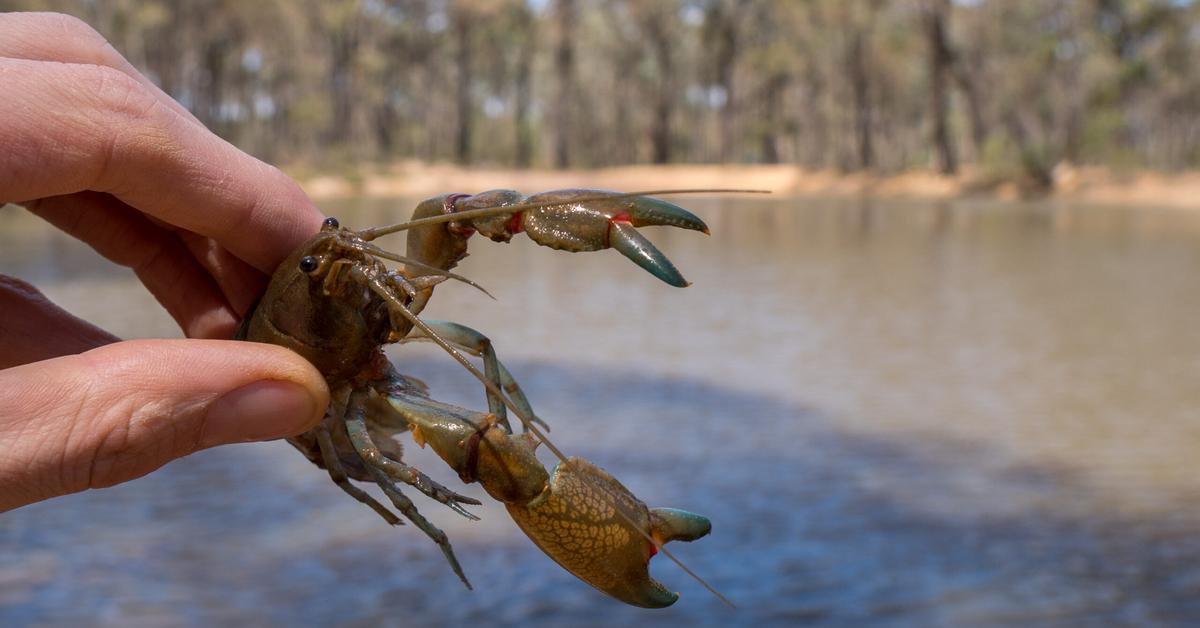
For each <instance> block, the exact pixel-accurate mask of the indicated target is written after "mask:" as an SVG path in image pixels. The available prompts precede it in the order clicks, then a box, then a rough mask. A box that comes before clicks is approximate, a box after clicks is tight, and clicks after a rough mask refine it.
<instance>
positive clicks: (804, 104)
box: [0, 0, 1200, 192]
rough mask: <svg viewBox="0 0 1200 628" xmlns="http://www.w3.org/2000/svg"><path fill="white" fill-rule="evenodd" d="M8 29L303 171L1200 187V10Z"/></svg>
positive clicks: (326, 18)
mask: <svg viewBox="0 0 1200 628" xmlns="http://www.w3.org/2000/svg"><path fill="white" fill-rule="evenodd" d="M0 9H10V10H26V9H41V10H56V11H63V12H66V13H71V14H74V15H77V16H79V17H82V18H83V19H85V20H86V21H88V23H90V24H92V25H93V26H95V27H96V28H97V29H98V30H99V31H100V32H101V33H102V34H103V35H105V36H106V37H107V38H109V40H110V41H111V42H112V43H113V44H114V45H115V46H116V47H117V48H118V49H119V50H120V51H121V52H122V53H123V54H125V55H126V56H127V57H128V58H129V59H130V60H131V61H132V62H133V63H134V65H136V66H138V67H139V68H140V69H141V70H143V71H144V72H146V73H147V74H148V75H149V76H151V77H152V78H153V79H154V80H155V81H157V82H158V83H159V84H160V85H161V86H162V87H163V88H164V89H165V90H166V91H167V92H168V93H169V94H171V95H172V96H173V97H174V98H176V99H178V100H179V101H180V102H182V103H183V104H184V105H186V106H187V107H188V108H189V109H190V110H192V111H193V112H194V113H195V114H196V116H197V117H198V118H199V119H200V120H201V121H202V122H204V123H205V124H206V125H208V126H210V127H211V128H213V129H215V130H216V131H217V132H218V133H220V134H221V135H222V136H224V137H226V138H227V139H229V140H230V141H232V142H234V143H235V144H237V145H239V146H241V147H243V148H245V149H247V150H249V151H251V152H253V153H255V154H257V155H259V156H261V157H263V158H265V159H267V160H270V161H273V162H276V163H283V164H291V165H292V166H293V167H297V168H301V169H305V168H307V169H310V170H311V169H322V170H329V169H331V168H336V169H340V170H342V171H348V170H358V169H359V168H360V166H361V164H367V163H375V164H379V163H383V164H394V163H404V162H407V161H408V160H416V161H419V162H422V163H455V164H458V165H460V166H469V167H484V168H504V169H524V168H541V169H580V168H583V169H595V168H607V167H612V166H623V165H628V164H645V163H650V164H713V163H725V164H766V165H773V164H780V165H786V166H791V167H792V168H793V170H794V171H798V172H804V173H810V174H811V173H823V174H822V175H821V176H827V175H829V173H840V174H848V175H850V179H848V180H850V181H853V180H854V177H858V178H859V179H866V180H876V179H878V180H888V179H892V178H894V177H895V175H897V173H904V172H908V171H913V170H917V171H927V172H930V173H936V174H940V175H945V176H946V177H948V178H950V179H951V180H952V181H955V182H956V183H955V184H954V185H955V186H959V187H965V188H968V189H996V188H1000V187H1002V186H1004V185H1006V184H1007V185H1013V186H1017V187H1018V188H1019V189H1020V190H1022V191H1025V192H1028V191H1037V190H1039V189H1041V190H1046V189H1050V188H1055V187H1061V185H1062V181H1063V179H1062V177H1061V175H1062V168H1063V167H1065V168H1068V169H1069V173H1075V174H1078V173H1080V172H1083V173H1087V172H1095V171H1096V169H1097V168H1102V169H1104V171H1105V172H1109V173H1117V176H1115V177H1110V179H1111V180H1114V181H1118V182H1119V181H1120V176H1124V175H1121V173H1132V172H1139V171H1144V170H1146V169H1150V170H1156V171H1164V170H1165V171H1181V170H1187V169H1194V168H1197V167H1198V166H1200V117H1198V116H1197V115H1196V112H1197V111H1200V69H1197V68H1200V66H1197V64H1195V63H1194V60H1195V59H1197V58H1200V37H1197V36H1196V33H1197V30H1198V27H1200V19H1198V18H1200V7H1198V6H1196V4H1195V3H1193V2H1191V1H1189V0H1046V1H1026V0H898V1H894V2H883V1H880V0H810V1H806V2H796V1H792V0H753V1H739V0H612V1H599V0H296V1H292V0H262V1H256V2H235V1H228V0H179V1H167V0H107V1H105V2H89V1H85V0H0ZM1064 164H1070V165H1069V166H1065V165H1064ZM1056 167H1058V168H1059V169H1060V170H1059V173H1058V175H1056V170H1055V169H1056ZM856 173H869V174H856ZM365 176H368V175H365V174H361V173H360V174H355V175H352V176H351V177H350V178H354V177H359V178H361V177H365ZM1131 176H1132V175H1131ZM1137 176H1141V175H1137Z"/></svg>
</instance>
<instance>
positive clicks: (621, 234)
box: [608, 222, 691, 288]
mask: <svg viewBox="0 0 1200 628" xmlns="http://www.w3.org/2000/svg"><path fill="white" fill-rule="evenodd" d="M608 242H609V245H610V246H612V248H614V249H616V250H618V251H620V252H621V255H624V256H625V257H627V258H629V259H630V260H631V261H632V262H633V263H634V264H637V265H638V266H641V267H642V268H643V269H645V270H646V271H647V272H649V273H650V274H651V275H654V276H655V277H658V278H659V279H661V280H663V281H665V282H667V283H668V284H671V285H672V286H675V287H676V288H686V287H688V286H690V285H691V282H690V281H688V280H686V279H684V278H683V275H681V274H680V273H679V270H677V269H676V268H675V265H674V264H672V263H671V260H669V259H667V256H666V255H663V253H662V251H659V250H658V248H657V247H655V246H654V245H653V244H651V243H650V241H649V240H647V239H646V236H644V235H642V234H641V233H639V232H638V230H637V229H635V228H634V227H633V226H632V225H631V224H630V223H627V222H614V223H612V226H611V227H610V228H609V233H608Z"/></svg>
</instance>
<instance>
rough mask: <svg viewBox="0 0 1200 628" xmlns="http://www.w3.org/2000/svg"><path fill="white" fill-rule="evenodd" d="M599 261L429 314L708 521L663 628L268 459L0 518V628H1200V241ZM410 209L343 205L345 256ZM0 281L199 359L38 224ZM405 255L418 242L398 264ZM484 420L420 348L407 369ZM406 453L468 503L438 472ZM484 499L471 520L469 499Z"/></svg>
mask: <svg viewBox="0 0 1200 628" xmlns="http://www.w3.org/2000/svg"><path fill="white" fill-rule="evenodd" d="M685 204H686V205H687V206H689V207H691V208H694V209H695V211H696V212H697V213H698V214H700V215H702V216H703V217H704V218H705V219H706V220H707V221H709V224H710V226H711V227H712V231H713V236H712V237H708V238H706V237H704V236H702V235H698V234H696V233H693V232H675V231H669V230H664V229H648V230H646V232H647V233H648V235H649V236H650V237H651V238H652V239H653V240H654V241H655V242H657V243H658V244H659V245H660V246H661V248H662V249H663V250H664V251H666V252H667V253H668V254H669V256H670V257H671V258H672V259H673V260H674V261H675V263H676V264H677V265H678V266H679V268H680V269H681V270H682V271H683V272H684V274H685V276H687V277H688V278H689V279H690V280H692V281H693V282H695V285H693V286H692V287H691V288H688V289H686V290H678V289H673V288H670V287H667V286H665V285H663V284H661V283H659V282H657V281H656V280H654V279H653V278H652V277H650V276H649V275H647V274H645V273H643V272H642V271H640V270H639V269H637V268H636V267H634V266H633V265H632V264H629V263H628V262H626V261H625V260H623V259H622V258H621V257H620V256H619V255H617V254H615V253H613V252H611V251H608V252H603V253H600V254H591V255H569V254H565V253H560V252H556V251H551V250H548V249H543V248H540V247H537V246H534V245H532V244H530V243H529V242H527V241H524V240H522V241H519V242H515V243H513V244H511V245H508V246H503V245H497V244H491V243H488V242H482V241H479V242H474V243H473V249H472V255H471V257H470V258H469V259H468V260H467V261H466V262H465V263H464V264H463V265H462V266H461V270H462V272H464V273H465V274H467V275H469V276H471V277H472V278H473V279H475V280H477V281H479V282H480V283H482V284H483V285H484V286H486V287H487V288H488V289H489V290H491V291H492V292H493V294H495V295H496V296H497V297H498V300H497V301H492V300H490V299H487V298H486V297H483V296H481V295H479V294H478V293H476V292H474V291H473V290H470V289H468V288H466V287H463V286H450V287H445V288H441V289H439V294H438V295H437V297H436V298H435V299H434V303H433V305H432V306H431V308H430V309H429V310H428V311H427V313H428V315H429V316H430V317H435V318H448V319H453V320H457V321H459V322H462V323H465V324H468V325H471V326H473V327H475V328H477V329H479V330H481V331H484V332H486V333H488V334H489V335H490V336H491V337H492V338H493V340H494V342H495V344H496V346H497V348H498V350H499V351H500V354H501V357H502V358H503V359H506V361H507V363H508V364H509V366H510V368H511V370H512V371H513V373H514V374H515V375H516V377H517V378H518V379H519V380H521V382H522V383H523V385H524V387H525V388H526V389H527V391H528V393H529V396H530V398H531V399H532V401H533V403H534V406H535V408H537V409H538V410H539V414H541V415H542V416H544V417H546V418H547V420H549V421H550V422H551V424H552V425H553V427H554V431H553V433H552V436H553V437H554V438H555V439H556V441H557V442H558V444H559V445H560V447H562V448H563V449H565V450H567V451H568V452H570V453H573V454H576V455H582V456H585V457H587V458H590V459H592V460H594V461H596V462H597V463H599V464H600V465H601V466H604V467H605V468H607V469H608V470H610V471H612V472H613V473H614V474H615V475H617V476H618V477H619V478H621V479H622V480H623V481H624V482H625V483H626V484H627V485H628V486H630V488H632V489H633V490H634V491H635V492H636V493H637V494H638V495H640V496H641V497H642V498H644V499H646V500H647V501H648V502H650V504H651V505H663V506H675V507H681V508H687V509H690V510H695V511H697V512H702V513H705V514H707V515H708V516H710V517H711V518H712V520H713V533H712V535H711V536H710V537H708V538H705V539H703V540H701V541H698V542H696V543H693V544H690V545H687V544H679V545H673V546H672V547H673V548H674V549H675V551H676V552H677V553H678V554H679V555H680V557H681V558H683V559H684V560H685V561H687V562H688V563H689V564H690V565H691V567H693V568H694V569H695V570H696V571H698V572H699V573H701V574H703V575H704V576H705V577H707V578H708V579H709V580H710V581H711V582H712V583H713V584H714V585H715V586H716V587H718V588H719V589H721V590H722V591H723V592H724V593H725V594H726V595H728V596H729V597H730V598H731V599H733V600H734V601H735V602H736V603H737V604H738V605H739V608H738V609H737V610H729V609H726V608H724V607H722V606H721V605H720V604H719V603H718V602H717V601H716V600H715V599H714V598H712V597H711V596H710V595H708V594H707V593H706V592H705V591H704V590H703V589H701V588H700V587H699V586H698V585H696V584H695V583H693V582H690V581H689V580H688V578H687V577H686V576H685V575H684V574H683V573H681V572H680V571H679V570H678V569H676V568H675V567H674V566H673V565H671V564H670V563H668V562H666V561H663V560H662V559H661V558H659V559H655V561H654V562H653V565H652V567H653V569H652V571H653V573H654V575H655V576H656V577H657V578H659V579H660V580H662V581H664V582H665V583H666V584H667V585H668V586H670V587H672V588H674V589H676V590H678V591H680V592H681V594H682V597H681V599H680V601H679V602H678V603H677V604H676V605H675V606H674V607H672V608H669V609H665V610H659V611H644V610H638V609H633V608H628V607H625V606H622V605H620V604H619V603H616V602H613V601H610V600H609V599H608V598H606V597H604V596H603V595H601V594H599V593H596V592H595V591H593V590H592V589H590V588H589V587H587V586H585V585H582V584H580V583H579V582H577V581H576V580H575V579H574V578H573V577H571V576H570V575H568V574H566V573H565V572H563V571H562V570H560V569H558V567H557V566H555V565H554V564H553V563H552V562H551V561H550V560H549V559H548V558H546V557H544V556H543V555H542V554H541V553H540V552H539V551H538V550H537V549H535V548H534V547H533V546H532V545H531V544H530V543H529V542H528V541H527V540H526V539H525V538H524V537H523V536H522V535H521V534H520V532H519V531H517V529H516V527H515V526H514V525H513V523H512V522H511V521H510V520H509V519H508V518H507V516H506V515H505V513H504V511H503V509H502V508H499V507H496V506H488V507H484V508H482V509H476V510H477V511H478V512H479V514H481V515H482V516H483V521H480V522H469V521H466V520H465V519H463V518H461V517H458V516H457V515H454V514H453V513H451V512H449V511H448V510H446V509H445V508H443V507H440V506H438V505H437V504H434V503H432V502H430V501H428V500H418V506H419V507H420V508H421V510H422V511H423V512H424V513H426V514H427V515H428V516H430V518H431V519H433V520H434V521H435V522H436V523H437V524H439V525H441V526H442V527H443V528H444V529H445V530H446V531H447V533H448V534H449V535H450V537H451V539H452V540H453V542H454V545H455V547H456V549H457V551H458V554H459V556H460V559H461V560H462V562H463V565H464V568H465V569H466V571H467V573H468V575H469V576H470V577H471V578H472V580H473V581H474V583H475V585H476V590H475V591H474V592H468V591H466V590H464V589H463V588H462V587H461V585H459V584H458V582H457V580H456V579H455V577H454V576H453V574H452V573H451V572H450V570H449V569H448V568H447V567H446V565H445V564H444V563H443V560H442V557H441V555H440V553H439V552H438V551H437V549H436V548H435V547H434V546H433V545H432V544H430V543H429V542H428V541H427V540H426V539H425V538H424V537H423V536H422V535H420V534H419V533H417V532H416V531H415V530H414V529H413V528H412V527H404V528H398V529H389V528H388V527H387V526H386V525H385V524H384V523H383V522H382V521H381V520H380V519H379V518H378V517H376V516H375V515H374V514H373V513H371V512H370V511H368V510H366V509H365V508H363V507H362V506H361V505H360V504H358V503H357V502H354V501H353V500H350V499H349V498H347V497H346V496H345V495H343V494H342V493H341V492H340V491H339V490H338V489H337V488H336V487H334V486H333V485H332V484H331V483H330V482H329V481H328V479H327V477H326V476H325V474H324V473H323V472H320V471H318V470H317V469H315V468H313V467H311V466H310V465H309V464H308V463H307V462H306V461H305V460H303V459H302V458H301V457H300V456H299V455H298V454H296V453H295V452H293V451H292V450H291V449H290V448H289V447H287V446H286V445H284V444H281V443H268V444H253V445H242V446H234V447H226V448H222V449H219V450H214V451H208V452H203V453H201V454H198V455H195V456H192V457H190V458H188V459H185V460H180V461H178V462H175V463H173V464H171V465H169V466H167V467H166V468H164V469H163V470H161V471H160V472H157V473H154V474H152V475H150V476H148V477H146V478H144V479H141V480H138V481H135V482H131V483H129V484H126V485H123V486H119V487H116V488H112V489H106V490H100V491H92V492H89V493H86V494H81V495H74V496H69V497H64V498H59V499H55V500H51V501H49V502H45V503H41V504H36V505H33V506H29V507H26V508H22V509H19V510H17V511H14V512H9V513H6V514H4V515H0V624H2V625H26V624H33V625H41V624H45V625H65V624H88V625H114V626H129V625H156V626H157V625H209V624H213V623H234V622H238V623H244V624H251V625H270V624H291V625H295V624H314V625H328V624H342V625H351V626H366V625H379V624H382V625H396V626H426V625H428V626H440V625H447V624H459V625H462V624H464V623H466V622H472V623H477V624H478V625H487V624H497V625H523V626H524V625H547V626H560V625H591V626H606V625H614V624H635V623H636V624H639V625H640V624H646V625H675V624H683V623H690V624H694V625H705V626H727V625H758V626H765V625H798V624H805V625H818V626H824V625H829V626H835V625H836V626H840V625H848V624H850V625H864V624H866V625H886V626H903V625H912V626H993V625H1022V626H1031V625H1064V626H1066V625H1071V626H1074V625H1138V626H1142V625H1185V624H1188V623H1192V624H1194V623H1195V622H1197V621H1200V499H1197V498H1200V386H1198V385H1197V384H1198V382H1200V325H1197V313H1198V312H1200V213H1192V212H1180V211H1170V210H1155V209H1138V210H1134V209H1125V208H1119V207H1112V208H1103V207H1067V206H1050V205H1036V204H999V203H969V202H962V203H949V204H929V203H924V204H923V203H901V202H865V201H864V202H860V201H853V202H848V201H814V200H809V201H789V200H766V201H761V200H754V201H747V200H740V199H724V200H716V199H692V200H689V201H687V202H686V203H685ZM411 205H412V203H411V201H404V200H391V201H380V200H353V201H343V202H338V203H327V207H328V211H329V213H331V214H334V215H337V216H339V217H340V218H341V219H342V221H343V223H344V224H347V225H352V226H357V225H361V226H367V225H374V224H382V223H385V222H391V221H393V220H394V219H395V218H398V217H401V216H403V215H404V214H406V213H407V211H408V210H407V208H408V207H411ZM0 217H2V218H3V219H4V225H5V226H4V228H3V229H0V272H3V273H9V274H14V275H17V276H21V277H23V278H25V279H28V280H30V281H33V282H35V283H37V284H38V285H39V286H40V287H42V288H43V289H44V290H45V291H46V292H47V293H48V294H49V295H50V296H51V297H52V298H54V299H55V300H57V301H58V302H60V303H62V304H64V305H66V306H67V307H69V308H70V309H72V310H73V311H75V312H76V313H78V314H80V315H82V316H85V317H87V318H89V319H90V320H93V321H95V322H97V323H98V324H100V325H102V326H104V327H106V328H108V329H109V330H111V331H113V332H115V333H117V334H119V335H122V336H125V337H147V336H176V335H178V332H177V330H176V329H175V328H174V326H173V324H172V323H171V321H170V320H169V318H167V317H166V315H165V314H163V313H162V311H161V310H160V309H159V308H158V307H157V306H156V305H155V303H154V301H153V299H152V298H151V297H149V296H148V295H146V294H145V293H143V292H142V291H141V289H140V288H139V287H138V284H137V283H136V281H135V280H134V279H133V277H132V275H131V274H130V273H128V272H127V271H124V270H122V269H119V268H115V267H112V266H111V265H108V264H106V263H103V262H101V261H98V258H97V257H96V256H95V254H93V253H92V252H90V250H88V249H86V247H83V246H81V245H79V244H78V243H76V242H74V241H72V240H70V239H69V238H66V237H64V236H61V235H59V234H57V233H55V232H53V231H52V230H50V229H49V228H47V227H46V226H45V225H43V224H41V223H40V222H39V221H38V220H37V219H35V218H32V217H29V216H27V215H25V214H23V213H22V212H21V211H20V210H17V209H15V208H11V207H9V208H5V209H0ZM397 246H399V242H397ZM391 355H392V358H393V360H394V361H395V362H396V363H397V364H399V365H400V366H401V368H402V370H404V371H406V372H409V373H412V374H414V375H416V376H418V377H420V378H422V379H424V380H426V381H427V382H428V383H429V384H430V385H431V386H432V387H433V391H434V393H435V395H436V396H437V397H439V398H441V399H443V400H446V401H450V402H454V403H459V404H462V405H468V406H472V407H485V403H484V399H483V396H482V394H481V392H480V391H479V388H478V386H477V385H475V384H473V383H472V382H471V380H470V379H469V377H468V376H467V375H466V374H465V373H464V372H462V371H461V370H460V369H459V368H457V367H456V366H455V365H454V364H452V363H451V362H450V361H449V359H448V358H446V357H444V356H442V355H439V354H438V353H437V352H436V351H435V350H433V349H432V348H429V347H414V348H409V347H406V348H404V349H403V350H394V351H392V352H391ZM408 451H409V456H410V458H412V459H413V460H416V461H417V464H419V465H421V466H422V467H423V468H425V469H426V470H429V471H432V472H433V475H435V477H436V478H438V479H439V480H441V481H443V482H444V483H446V484H449V485H451V486H458V483H457V480H455V478H454V477H453V475H452V474H450V473H447V472H444V470H443V469H442V468H441V466H440V463H439V462H438V461H436V460H435V459H433V458H431V457H430V456H429V455H428V454H427V452H423V451H416V448H415V447H412V446H410V447H409V448H408ZM465 492H467V493H469V494H472V495H476V496H482V493H481V492H480V491H478V490H477V489H476V488H475V487H469V488H468V489H467V490H466V491H465Z"/></svg>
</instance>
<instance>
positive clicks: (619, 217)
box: [604, 212, 633, 249]
mask: <svg viewBox="0 0 1200 628" xmlns="http://www.w3.org/2000/svg"><path fill="white" fill-rule="evenodd" d="M618 222H623V223H625V224H627V225H629V224H633V219H632V218H630V217H629V214H628V213H627V212H621V213H619V214H616V215H614V216H612V217H611V218H609V219H608V229H605V230H604V248H606V249H607V248H608V247H609V241H610V240H611V239H612V235H611V234H612V228H613V225H614V224H616V223H618Z"/></svg>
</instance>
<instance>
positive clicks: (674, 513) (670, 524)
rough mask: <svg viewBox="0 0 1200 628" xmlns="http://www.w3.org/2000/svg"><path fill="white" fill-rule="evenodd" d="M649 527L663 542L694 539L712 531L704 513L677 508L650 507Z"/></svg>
mask: <svg viewBox="0 0 1200 628" xmlns="http://www.w3.org/2000/svg"><path fill="white" fill-rule="evenodd" d="M650 528H651V530H653V531H654V534H655V536H657V537H659V538H660V540H661V542H663V543H667V542H669V541H695V540H696V539H699V538H703V537H705V536H707V535H708V533H709V532H712V522H711V521H709V520H708V517H705V516H704V515H698V514H696V513H694V512H688V511H686V510H680V509H678V508H651V509H650Z"/></svg>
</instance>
